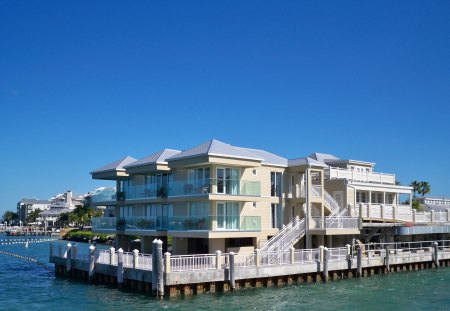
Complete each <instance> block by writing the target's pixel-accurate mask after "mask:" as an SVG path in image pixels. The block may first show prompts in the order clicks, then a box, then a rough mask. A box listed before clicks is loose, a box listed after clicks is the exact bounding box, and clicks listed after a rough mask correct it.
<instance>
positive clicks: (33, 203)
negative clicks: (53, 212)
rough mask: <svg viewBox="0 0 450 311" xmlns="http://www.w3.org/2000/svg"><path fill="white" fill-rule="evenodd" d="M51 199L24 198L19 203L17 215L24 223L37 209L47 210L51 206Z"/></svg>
mask: <svg viewBox="0 0 450 311" xmlns="http://www.w3.org/2000/svg"><path fill="white" fill-rule="evenodd" d="M50 204H51V202H50V200H39V199H27V198H23V199H22V200H20V201H19V202H18V203H17V215H19V220H20V221H21V222H22V223H25V222H26V221H27V218H28V216H29V215H30V214H31V213H32V212H34V211H36V210H38V209H39V210H41V211H45V210H48V209H49V208H50Z"/></svg>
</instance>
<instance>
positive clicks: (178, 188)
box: [118, 178, 261, 200]
mask: <svg viewBox="0 0 450 311" xmlns="http://www.w3.org/2000/svg"><path fill="white" fill-rule="evenodd" d="M208 194H223V195H239V196H243V195H246V196H260V195H261V183H260V182H259V181H247V180H232V179H212V178H211V179H207V180H206V181H205V182H197V181H186V180H182V181H174V182H171V183H169V184H167V185H166V186H162V187H161V186H158V187H157V186H156V185H139V186H128V187H125V188H124V191H123V196H124V197H123V198H124V199H125V200H134V199H148V198H157V197H163V198H164V197H169V196H190V195H208ZM118 198H119V196H118Z"/></svg>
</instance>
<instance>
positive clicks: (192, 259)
mask: <svg viewBox="0 0 450 311" xmlns="http://www.w3.org/2000/svg"><path fill="white" fill-rule="evenodd" d="M170 268H171V271H188V270H189V271H193V270H209V269H216V255H214V254H204V255H180V256H171V257H170Z"/></svg>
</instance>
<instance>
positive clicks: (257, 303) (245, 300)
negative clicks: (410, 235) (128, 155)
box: [0, 235, 450, 311]
mask: <svg viewBox="0 0 450 311" xmlns="http://www.w3.org/2000/svg"><path fill="white" fill-rule="evenodd" d="M5 238H6V237H4V236H1V235H0V239H5ZM0 251H7V252H11V253H16V254H19V255H22V256H28V257H33V258H35V259H38V260H40V261H42V262H44V263H47V264H48V265H49V266H51V264H49V263H48V243H38V244H29V247H28V248H25V247H24V245H22V244H18V245H0ZM394 308H395V309H396V310H425V309H429V310H430V311H431V310H450V269H449V268H441V269H438V270H434V269H430V270H423V271H419V272H401V273H393V274H391V275H379V276H373V277H370V278H363V279H349V280H341V281H336V282H330V283H328V284H304V285H292V286H284V287H272V288H258V289H256V288H255V289H243V290H238V291H236V292H234V293H222V294H202V295H195V296H191V297H186V298H176V299H174V298H172V299H163V300H159V299H155V298H152V297H149V296H146V295H144V294H141V293H137V292H132V291H123V290H117V289H115V288H112V287H107V286H104V285H92V284H88V283H86V282H80V281H74V280H69V279H62V278H55V276H54V273H53V271H47V270H45V269H43V268H42V267H41V266H39V265H37V264H36V263H33V262H29V261H25V260H21V259H18V258H15V257H10V256H6V255H1V254H0V310H30V311H31V310H33V311H34V310H60V309H64V310H126V309H128V310H233V309H241V310H307V309H308V310H363V309H364V310H391V309H394Z"/></svg>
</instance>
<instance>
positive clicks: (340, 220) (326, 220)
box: [311, 216, 359, 229]
mask: <svg viewBox="0 0 450 311" xmlns="http://www.w3.org/2000/svg"><path fill="white" fill-rule="evenodd" d="M311 219H312V221H311V223H312V227H313V228H314V229H354V228H358V227H359V218H358V217H351V216H347V217H311Z"/></svg>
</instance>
